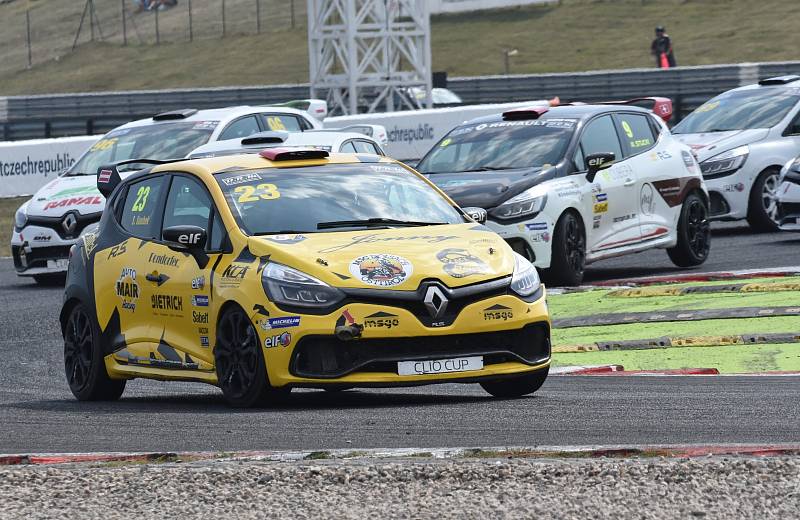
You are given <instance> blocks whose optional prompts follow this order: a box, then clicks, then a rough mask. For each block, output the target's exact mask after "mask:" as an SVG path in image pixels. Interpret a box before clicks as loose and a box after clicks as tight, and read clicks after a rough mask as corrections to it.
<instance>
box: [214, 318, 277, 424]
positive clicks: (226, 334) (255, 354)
mask: <svg viewBox="0 0 800 520" xmlns="http://www.w3.org/2000/svg"><path fill="white" fill-rule="evenodd" d="M214 361H215V364H216V370H217V380H218V384H219V387H220V389H221V390H222V395H223V396H224V397H225V401H227V403H228V404H229V405H230V406H233V407H234V408H252V407H254V406H264V405H266V404H267V403H268V402H269V401H270V397H271V396H273V395H275V394H277V393H278V392H277V391H276V390H275V389H273V388H272V386H270V384H269V378H268V377H267V367H266V363H265V361H264V353H263V352H262V350H261V341H260V340H259V338H258V333H256V328H255V327H254V326H253V323H252V322H251V321H250V318H248V317H247V315H246V314H245V313H244V311H243V310H242V309H241V308H240V307H238V306H233V307H230V308H229V309H228V310H226V311H225V312H224V313H223V314H222V316H221V317H220V319H219V324H218V325H217V344H216V346H215V347H214Z"/></svg>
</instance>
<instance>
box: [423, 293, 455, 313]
mask: <svg viewBox="0 0 800 520" xmlns="http://www.w3.org/2000/svg"><path fill="white" fill-rule="evenodd" d="M423 302H424V303H425V308H427V309H428V313H429V314H430V315H431V318H434V319H436V318H441V317H442V316H444V313H445V311H446V310H447V304H448V303H449V302H448V300H447V296H445V295H444V293H443V292H442V290H441V289H439V288H438V287H436V286H435V285H432V286H430V287H428V290H427V291H425V299H424V300H423Z"/></svg>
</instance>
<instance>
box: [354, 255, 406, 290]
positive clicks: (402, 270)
mask: <svg viewBox="0 0 800 520" xmlns="http://www.w3.org/2000/svg"><path fill="white" fill-rule="evenodd" d="M413 272H414V266H413V265H411V262H409V261H408V260H406V259H405V258H403V257H402V256H396V255H383V254H376V255H364V256H359V257H358V258H355V259H354V260H353V261H352V262H350V274H352V275H353V276H354V277H356V278H358V279H359V280H361V281H362V282H364V283H366V284H369V285H377V286H378V287H392V286H395V285H400V284H401V283H403V282H405V281H406V280H408V278H409V277H410V276H411V273H413Z"/></svg>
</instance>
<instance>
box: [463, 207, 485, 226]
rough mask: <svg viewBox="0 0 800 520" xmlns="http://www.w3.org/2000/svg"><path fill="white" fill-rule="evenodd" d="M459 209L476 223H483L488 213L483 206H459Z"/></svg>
mask: <svg viewBox="0 0 800 520" xmlns="http://www.w3.org/2000/svg"><path fill="white" fill-rule="evenodd" d="M461 210H462V211H463V212H464V213H466V214H467V216H468V217H469V218H471V219H472V220H474V221H475V222H477V223H478V224H485V223H486V218H487V217H488V213H487V212H486V210H485V209H483V208H461Z"/></svg>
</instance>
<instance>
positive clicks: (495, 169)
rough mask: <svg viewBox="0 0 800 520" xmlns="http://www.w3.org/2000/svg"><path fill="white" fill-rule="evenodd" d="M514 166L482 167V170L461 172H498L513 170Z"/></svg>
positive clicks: (464, 171) (474, 169) (475, 169)
mask: <svg viewBox="0 0 800 520" xmlns="http://www.w3.org/2000/svg"><path fill="white" fill-rule="evenodd" d="M513 169H515V167H514V166H481V167H480V168H473V169H471V170H461V172H462V173H469V172H495V171H497V170H513Z"/></svg>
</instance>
